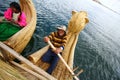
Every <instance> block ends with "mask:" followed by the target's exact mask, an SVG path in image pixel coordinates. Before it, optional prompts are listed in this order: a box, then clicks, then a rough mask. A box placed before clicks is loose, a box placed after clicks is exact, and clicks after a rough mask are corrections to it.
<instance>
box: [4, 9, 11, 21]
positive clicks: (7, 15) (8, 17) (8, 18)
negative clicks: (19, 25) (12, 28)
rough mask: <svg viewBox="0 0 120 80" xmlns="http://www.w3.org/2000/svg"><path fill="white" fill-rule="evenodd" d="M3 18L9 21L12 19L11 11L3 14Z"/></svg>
mask: <svg viewBox="0 0 120 80" xmlns="http://www.w3.org/2000/svg"><path fill="white" fill-rule="evenodd" d="M4 17H5V19H7V20H11V19H12V9H11V8H8V9H7V10H6V11H5V12H4Z"/></svg>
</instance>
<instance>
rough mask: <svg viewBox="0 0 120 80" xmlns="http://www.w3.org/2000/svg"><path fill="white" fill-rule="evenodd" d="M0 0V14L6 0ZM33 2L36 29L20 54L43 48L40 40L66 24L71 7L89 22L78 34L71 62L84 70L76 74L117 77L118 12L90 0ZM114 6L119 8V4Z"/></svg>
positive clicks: (86, 79) (93, 79) (87, 78)
mask: <svg viewBox="0 0 120 80" xmlns="http://www.w3.org/2000/svg"><path fill="white" fill-rule="evenodd" d="M10 1H14V0H10ZM116 1H117V0H116ZM0 2H1V1H0ZM2 2H3V3H5V4H2V3H0V5H2V7H0V13H1V14H2V13H3V11H4V10H5V9H6V7H7V6H8V5H6V4H8V3H9V2H5V1H3V0H2ZM102 3H103V2H102ZM118 3H120V1H118ZM34 4H35V7H36V10H37V18H38V19H37V28H36V30H35V33H34V35H33V37H32V39H31V41H30V43H29V44H28V46H27V47H26V49H25V50H24V51H23V54H24V56H27V55H29V54H31V53H33V52H35V51H37V50H38V49H40V48H42V47H44V46H45V45H46V44H45V43H43V37H44V36H46V35H48V34H49V33H50V32H51V31H54V30H55V27H56V26H58V25H66V26H67V24H68V21H69V19H70V17H71V11H72V10H77V11H80V10H85V11H87V12H88V16H89V19H90V23H89V24H88V25H87V26H86V28H85V29H84V30H83V31H82V32H81V34H80V35H79V40H78V43H77V47H76V50H75V61H74V66H79V67H80V68H82V69H84V72H83V73H82V74H81V75H80V76H79V77H80V79H81V80H120V49H119V47H120V44H119V43H120V35H119V34H120V27H119V25H120V23H119V21H120V15H119V14H117V13H115V12H114V11H111V9H108V8H106V7H104V6H102V5H99V4H97V3H95V2H93V1H92V0H91V1H90V0H80V1H74V0H69V1H68V0H64V1H63V0H57V1H54V0H49V1H45V0H34ZM3 6H4V7H3ZM115 6H116V8H117V9H120V6H119V5H115ZM112 9H113V8H112ZM117 9H116V10H117ZM118 12H119V11H118Z"/></svg>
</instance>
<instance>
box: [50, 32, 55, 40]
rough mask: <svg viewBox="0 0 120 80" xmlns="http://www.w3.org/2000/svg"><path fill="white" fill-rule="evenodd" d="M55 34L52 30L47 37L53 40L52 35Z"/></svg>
mask: <svg viewBox="0 0 120 80" xmlns="http://www.w3.org/2000/svg"><path fill="white" fill-rule="evenodd" d="M54 36H55V33H54V32H52V33H51V34H50V35H49V36H48V37H49V38H50V40H51V41H52V40H53V37H54Z"/></svg>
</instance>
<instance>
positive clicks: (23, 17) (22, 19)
mask: <svg viewBox="0 0 120 80" xmlns="http://www.w3.org/2000/svg"><path fill="white" fill-rule="evenodd" d="M16 23H17V24H18V25H20V27H25V26H26V25H27V22H26V15H25V13H24V12H22V13H21V15H20V17H19V20H18V21H17V22H16Z"/></svg>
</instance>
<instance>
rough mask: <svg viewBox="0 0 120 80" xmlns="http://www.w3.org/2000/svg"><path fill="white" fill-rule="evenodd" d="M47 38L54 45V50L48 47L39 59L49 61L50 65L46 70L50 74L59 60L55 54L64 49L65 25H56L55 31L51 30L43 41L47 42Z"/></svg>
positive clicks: (65, 39) (65, 40) (65, 38)
mask: <svg viewBox="0 0 120 80" xmlns="http://www.w3.org/2000/svg"><path fill="white" fill-rule="evenodd" d="M49 40H50V41H51V43H52V44H53V45H54V47H55V48H56V50H53V49H52V48H51V47H50V48H49V49H48V51H47V52H46V53H45V54H44V55H43V56H42V58H41V60H42V61H43V62H47V63H50V66H49V68H48V69H47V71H46V72H48V73H49V74H51V73H52V71H53V70H54V68H55V67H56V65H57V62H58V60H59V57H58V56H57V54H58V53H61V52H62V51H63V50H64V47H65V45H66V42H67V34H66V26H59V27H57V31H56V32H52V33H51V34H50V35H49V36H46V37H44V41H45V42H48V41H49Z"/></svg>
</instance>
